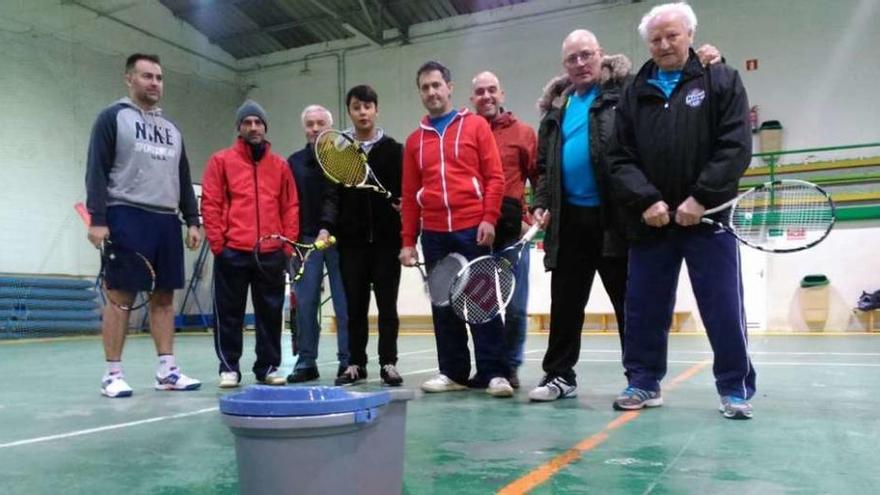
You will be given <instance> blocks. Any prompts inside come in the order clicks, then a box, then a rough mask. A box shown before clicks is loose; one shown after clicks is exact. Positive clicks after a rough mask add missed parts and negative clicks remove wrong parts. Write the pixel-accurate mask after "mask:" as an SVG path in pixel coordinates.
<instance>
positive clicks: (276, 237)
mask: <svg viewBox="0 0 880 495" xmlns="http://www.w3.org/2000/svg"><path fill="white" fill-rule="evenodd" d="M285 244H286V245H288V246H290V247H291V249H292V250H293V253H294V256H295V258H296V263H298V267H297V268H296V269H295V273H294V275H293V280H294V281H297V280H299V279H300V278H302V274H303V271H305V268H306V260H307V259H308V257H309V256H310V255H311V254H312V252H313V251H315V250H318V251H321V250H323V249H327V248H328V247H330V246H332V245H334V244H336V237H333V236H332V235H331V236H330V237H329V238H328V239H327V240H326V241H324V240H317V241H315V242H313V243H311V244H302V243H299V242H296V241H293V240H290V239H288V238H287V237H284V236H283V235H281V234H269V235H264V236H263V237H260V238H259V239H258V240H257V244H256V245H255V246H254V258H255V259H256V260H257V266H258V267H259V268H260V270H263V265H262V261H261V259H260V254H261V253H264V252H272V251H277V250H278V248H279V247H281V246H283V245H285ZM264 272H265V271H264Z"/></svg>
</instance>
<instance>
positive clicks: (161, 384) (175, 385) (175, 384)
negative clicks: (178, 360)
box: [156, 366, 202, 391]
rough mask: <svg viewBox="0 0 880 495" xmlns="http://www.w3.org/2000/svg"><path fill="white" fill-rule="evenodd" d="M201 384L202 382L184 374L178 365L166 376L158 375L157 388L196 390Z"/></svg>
mask: <svg viewBox="0 0 880 495" xmlns="http://www.w3.org/2000/svg"><path fill="white" fill-rule="evenodd" d="M201 386H202V382H200V381H198V380H196V379H195V378H190V377H188V376H186V375H184V374H183V373H181V372H180V369H179V368H177V367H176V366H175V367H174V368H171V373H168V375H166V376H164V377H163V376H159V375H156V390H174V391H183V390H195V389H197V388H199V387H201Z"/></svg>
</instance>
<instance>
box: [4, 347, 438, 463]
mask: <svg viewBox="0 0 880 495" xmlns="http://www.w3.org/2000/svg"><path fill="white" fill-rule="evenodd" d="M433 351H434V349H425V350H421V351H411V352H403V353H400V354H398V357H400V356H412V355H414V354H424V353H426V352H433ZM335 362H336V361H332V362H328V363H323V364H333V363H335ZM436 370H437V368H436V367H434V368H425V369H422V370H416V371H410V372H408V373H401V375H402V376H409V375H417V374H420V373H428V372H431V371H436ZM219 409H220V408H219V407H207V408H205V409H199V410H197V411H191V412H186V413H180V414H172V415H169V416H157V417H155V418H147V419H141V420H138V421H130V422H128V423H118V424H115V425H108V426H100V427H97V428H89V429H87V430H77V431H71V432H68V433H59V434H57V435H49V436H45V437H37V438H28V439H25V440H17V441H15V442H8V443H0V449H7V448H10V447H19V446H22V445H33V444H35V443H43V442H50V441H52V440H62V439H65V438H73V437H79V436H83V435H91V434H94V433H101V432H105V431H112V430H118V429H121V428H128V427H131V426H140V425H145V424H149V423H158V422H160V421H167V420H170V419H180V418H187V417H190V416H197V415H199V414H204V413H209V412H215V411H218V410H219Z"/></svg>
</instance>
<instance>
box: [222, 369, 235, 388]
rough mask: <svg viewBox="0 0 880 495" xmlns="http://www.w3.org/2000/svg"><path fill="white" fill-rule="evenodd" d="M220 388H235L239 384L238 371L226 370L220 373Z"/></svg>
mask: <svg viewBox="0 0 880 495" xmlns="http://www.w3.org/2000/svg"><path fill="white" fill-rule="evenodd" d="M219 386H220V388H235V387H237V386H238V373H236V372H234V371H224V372H222V373H220V385H219Z"/></svg>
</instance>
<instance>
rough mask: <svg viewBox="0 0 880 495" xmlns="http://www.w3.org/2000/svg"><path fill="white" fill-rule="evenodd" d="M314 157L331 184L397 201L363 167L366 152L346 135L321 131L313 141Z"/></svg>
mask: <svg viewBox="0 0 880 495" xmlns="http://www.w3.org/2000/svg"><path fill="white" fill-rule="evenodd" d="M315 156H316V157H317V158H318V164H319V165H320V166H321V170H323V171H324V175H326V176H327V178H328V179H330V180H331V181H333V182H335V183H337V184H342V185H343V186H345V187H352V188H355V189H370V190H372V191H375V192H377V193H379V194H381V195H383V196H385V198H387V199H389V200H391V201H392V202H395V203H396V202H397V201H396V198H393V197H392V195H391V192H389V191H388V190H387V189H385V186H383V185H382V183H381V182H379V179H377V178H376V174H374V173H373V169H371V168H370V165H369V164H367V153H366V152H365V151H364V149H363V148H362V147H361V145H359V144H358V143H357V142H356V141H355V140H354V139H352V137H351V136H349V135H348V134H345V133H343V132H340V131H337V130H336V129H327V130H326V131H324V132H322V133H321V134H319V135H318V139H317V140H316V141H315Z"/></svg>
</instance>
